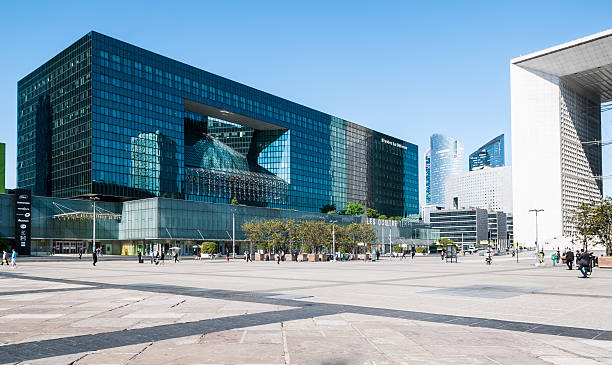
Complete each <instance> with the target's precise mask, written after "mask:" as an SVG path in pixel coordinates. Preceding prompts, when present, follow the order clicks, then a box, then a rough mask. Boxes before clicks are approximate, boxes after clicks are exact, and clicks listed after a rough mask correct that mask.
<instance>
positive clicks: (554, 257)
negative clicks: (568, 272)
mask: <svg viewBox="0 0 612 365" xmlns="http://www.w3.org/2000/svg"><path fill="white" fill-rule="evenodd" d="M550 261H552V264H553V266H556V264H557V253H556V252H553V253H552V254H551V255H550Z"/></svg>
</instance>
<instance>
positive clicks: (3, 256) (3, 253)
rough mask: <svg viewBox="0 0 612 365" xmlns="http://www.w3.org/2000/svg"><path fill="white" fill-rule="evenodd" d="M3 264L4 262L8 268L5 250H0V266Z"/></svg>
mask: <svg viewBox="0 0 612 365" xmlns="http://www.w3.org/2000/svg"><path fill="white" fill-rule="evenodd" d="M5 262H6V266H9V263H8V261H6V250H2V266H4V263H5Z"/></svg>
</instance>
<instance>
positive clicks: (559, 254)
mask: <svg viewBox="0 0 612 365" xmlns="http://www.w3.org/2000/svg"><path fill="white" fill-rule="evenodd" d="M560 258H561V252H560V251H559V247H557V264H558V263H559V259H560Z"/></svg>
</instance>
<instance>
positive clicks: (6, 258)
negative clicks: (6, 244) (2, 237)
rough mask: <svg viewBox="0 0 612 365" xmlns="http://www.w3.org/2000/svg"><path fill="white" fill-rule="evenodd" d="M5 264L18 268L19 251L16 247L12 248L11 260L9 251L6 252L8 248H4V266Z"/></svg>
mask: <svg viewBox="0 0 612 365" xmlns="http://www.w3.org/2000/svg"><path fill="white" fill-rule="evenodd" d="M4 264H6V266H10V267H11V268H13V269H16V268H17V252H16V251H15V249H12V250H11V254H10V262H9V255H8V253H7V252H6V250H2V266H4Z"/></svg>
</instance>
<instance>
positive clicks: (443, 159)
mask: <svg viewBox="0 0 612 365" xmlns="http://www.w3.org/2000/svg"><path fill="white" fill-rule="evenodd" d="M427 158H429V168H428V170H429V171H428V177H429V179H428V180H429V184H428V185H429V201H427V204H432V205H437V206H440V207H443V206H444V205H445V204H446V194H445V190H446V180H447V179H448V178H449V177H451V176H453V175H457V174H460V173H461V172H463V145H462V144H461V143H460V142H459V141H457V140H456V139H453V138H451V137H447V136H444V135H442V134H433V135H432V136H431V138H430V150H429V152H428V156H426V159H427ZM426 177H427V176H426Z"/></svg>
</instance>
